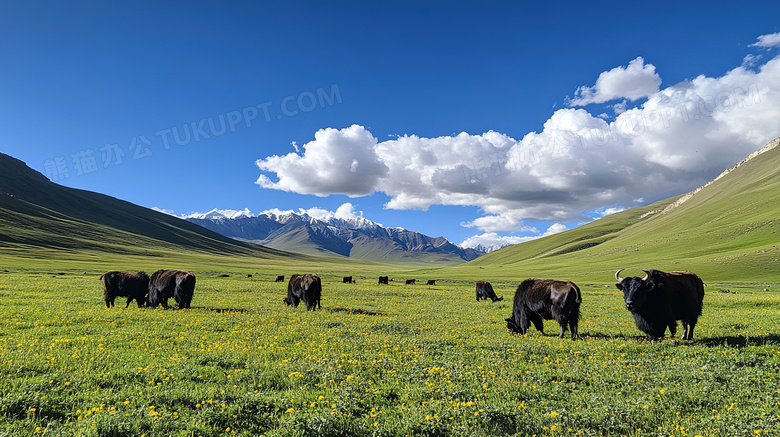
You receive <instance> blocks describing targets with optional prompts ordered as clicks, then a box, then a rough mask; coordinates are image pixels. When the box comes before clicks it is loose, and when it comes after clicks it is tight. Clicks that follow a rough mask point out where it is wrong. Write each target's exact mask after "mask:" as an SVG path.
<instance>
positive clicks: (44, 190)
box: [0, 154, 300, 265]
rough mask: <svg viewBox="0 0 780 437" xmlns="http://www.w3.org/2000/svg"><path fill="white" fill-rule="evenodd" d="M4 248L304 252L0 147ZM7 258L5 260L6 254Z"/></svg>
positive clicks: (99, 254) (77, 254)
mask: <svg viewBox="0 0 780 437" xmlns="http://www.w3.org/2000/svg"><path fill="white" fill-rule="evenodd" d="M0 249H1V252H0V256H2V257H19V258H26V259H47V260H56V259H83V260H85V261H87V260H93V261H95V262H103V261H109V260H111V262H115V261H113V260H115V259H129V258H141V259H157V261H156V263H157V264H158V265H159V263H160V261H159V259H160V258H163V259H165V258H174V259H175V258H181V257H185V258H186V256H207V257H214V256H221V257H225V256H238V257H247V258H250V259H256V260H259V259H265V260H284V259H297V258H300V256H297V255H293V254H290V253H286V252H281V251H278V250H273V249H269V248H266V247H262V246H259V245H255V244H249V243H242V242H238V241H235V240H232V239H229V238H227V237H224V236H222V235H219V234H217V233H214V232H211V231H208V230H206V229H204V228H201V227H200V226H197V225H195V224H192V223H189V222H187V221H185V220H181V219H178V218H176V217H172V216H169V215H167V214H162V213H158V212H156V211H152V210H150V209H147V208H143V207H140V206H137V205H134V204H132V203H129V202H125V201H123V200H119V199H116V198H113V197H110V196H105V195H102V194H98V193H93V192H89V191H84V190H77V189H72V188H68V187H63V186H61V185H58V184H55V183H53V182H51V181H49V180H48V179H47V178H45V177H44V176H43V175H41V174H40V173H38V172H35V171H34V170H32V169H30V168H29V167H27V166H26V165H25V164H24V163H23V162H21V161H19V160H17V159H15V158H12V157H10V156H8V155H4V154H0ZM6 264H8V263H7V262H6Z"/></svg>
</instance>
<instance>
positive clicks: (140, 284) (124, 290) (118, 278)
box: [100, 270, 149, 308]
mask: <svg viewBox="0 0 780 437" xmlns="http://www.w3.org/2000/svg"><path fill="white" fill-rule="evenodd" d="M100 280H101V281H103V299H105V301H106V308H111V307H112V306H114V299H115V298H117V297H126V298H127V305H125V308H127V307H129V306H130V302H132V301H133V300H135V301H136V303H137V304H138V308H141V307H142V306H144V304H145V303H146V293H148V291H149V275H147V274H146V273H145V272H138V273H136V274H132V273H130V272H119V271H116V270H112V271H110V272H106V273H103V275H102V276H101V277H100Z"/></svg>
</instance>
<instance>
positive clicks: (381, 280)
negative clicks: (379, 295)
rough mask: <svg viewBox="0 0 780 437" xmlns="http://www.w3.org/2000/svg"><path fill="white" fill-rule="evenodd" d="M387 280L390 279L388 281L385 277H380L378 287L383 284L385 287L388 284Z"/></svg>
mask: <svg viewBox="0 0 780 437" xmlns="http://www.w3.org/2000/svg"><path fill="white" fill-rule="evenodd" d="M389 280H390V279H389V278H388V277H387V276H380V277H379V285H382V284H385V285H387V282H388V281H389Z"/></svg>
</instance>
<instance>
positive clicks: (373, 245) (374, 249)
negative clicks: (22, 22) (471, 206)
mask: <svg viewBox="0 0 780 437" xmlns="http://www.w3.org/2000/svg"><path fill="white" fill-rule="evenodd" d="M225 211H227V213H225V214H221V213H220V210H218V209H213V210H211V211H209V212H207V213H195V214H190V215H187V216H185V217H184V218H185V219H186V220H188V221H190V222H193V223H196V224H198V225H200V226H203V227H205V228H207V229H210V230H212V231H214V232H217V233H220V234H222V235H224V236H227V237H230V238H235V239H240V240H244V241H251V242H255V243H258V244H261V245H263V246H267V247H271V248H276V249H280V250H286V251H291V252H297V253H307V254H322V253H329V254H336V255H339V256H345V257H351V258H360V259H366V260H371V261H393V260H404V261H413V260H415V259H419V260H420V261H426V260H427V261H431V260H433V261H437V262H443V263H451V264H452V263H460V262H464V261H471V260H473V259H476V258H477V257H479V256H481V255H483V254H484V252H482V251H480V250H475V249H469V248H465V249H464V248H461V247H458V246H457V245H455V244H453V243H451V242H450V241H448V240H447V239H446V238H444V237H429V236H427V235H424V234H421V233H419V232H415V231H409V230H406V229H403V228H398V227H395V228H388V227H384V226H382V225H381V224H379V223H376V222H373V221H371V220H368V219H366V218H364V217H336V216H328V217H325V218H316V217H312V216H311V215H309V214H307V213H305V212H301V213H296V212H294V211H265V212H262V213H260V214H258V215H256V216H252V215H251V214H249V213H248V210H244V211H246V212H247V214H233V212H234V210H225ZM302 227H303V228H304V230H305V234H306V235H308V237H304V234H302V233H301V230H300V229H298V228H302Z"/></svg>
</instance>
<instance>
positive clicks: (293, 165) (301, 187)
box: [255, 125, 388, 196]
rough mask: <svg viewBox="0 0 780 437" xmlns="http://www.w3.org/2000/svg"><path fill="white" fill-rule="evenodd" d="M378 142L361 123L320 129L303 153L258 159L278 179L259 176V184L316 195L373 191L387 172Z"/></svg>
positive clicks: (260, 166)
mask: <svg viewBox="0 0 780 437" xmlns="http://www.w3.org/2000/svg"><path fill="white" fill-rule="evenodd" d="M376 142H377V140H376V138H374V137H373V135H371V133H370V132H368V131H367V130H366V129H365V128H364V127H362V126H358V125H352V126H350V127H347V128H344V129H341V130H337V129H332V128H327V129H320V130H319V131H317V132H316V133H315V134H314V141H311V142H309V143H306V144H304V145H303V149H304V153H303V155H299V154H298V153H289V154H287V155H284V156H276V155H274V156H269V157H267V158H265V159H258V160H257V161H256V162H255V163H256V164H257V166H258V167H259V168H260V170H263V171H268V172H273V173H276V175H277V177H278V179H279V180H278V181H276V182H274V181H272V180H271V179H270V178H268V177H267V176H266V175H260V177H259V178H258V179H257V184H258V185H260V186H261V187H263V188H271V189H275V190H282V191H292V192H296V193H301V194H315V195H317V196H327V195H329V194H334V193H341V194H346V195H349V196H364V195H367V194H371V193H372V192H373V191H374V189H375V187H376V184H377V181H378V180H379V179H380V178H382V177H384V176H385V175H386V174H387V171H388V168H387V166H386V165H385V164H384V163H382V161H380V160H379V158H378V157H377V155H376V153H375V150H374V149H375V145H376Z"/></svg>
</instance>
